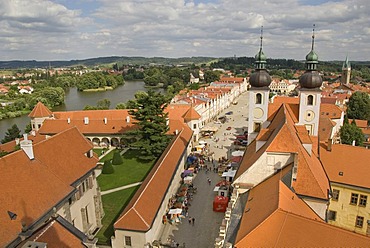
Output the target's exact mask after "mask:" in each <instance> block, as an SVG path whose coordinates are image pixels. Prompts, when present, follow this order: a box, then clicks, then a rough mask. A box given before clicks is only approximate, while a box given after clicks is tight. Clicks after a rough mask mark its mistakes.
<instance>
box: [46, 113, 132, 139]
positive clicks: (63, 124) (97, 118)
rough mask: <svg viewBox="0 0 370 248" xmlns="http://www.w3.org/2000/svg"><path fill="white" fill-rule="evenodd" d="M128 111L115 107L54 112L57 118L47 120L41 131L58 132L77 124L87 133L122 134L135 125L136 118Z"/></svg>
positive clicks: (82, 131) (47, 132)
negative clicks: (86, 121) (113, 108)
mask: <svg viewBox="0 0 370 248" xmlns="http://www.w3.org/2000/svg"><path fill="white" fill-rule="evenodd" d="M128 111H129V110H127V109H115V110H87V111H69V112H54V117H55V119H47V120H45V121H44V123H43V125H42V126H41V128H40V130H39V133H40V134H56V133H59V132H61V131H63V130H66V129H68V128H71V127H74V126H75V127H77V128H78V129H79V130H80V131H81V133H83V134H85V135H86V134H121V133H124V132H125V131H128V130H132V129H133V128H134V127H135V120H134V118H133V117H132V116H131V115H130V114H129V113H128ZM127 117H129V122H127V119H126V118H127ZM85 118H87V119H88V124H85Z"/></svg>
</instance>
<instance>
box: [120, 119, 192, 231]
mask: <svg viewBox="0 0 370 248" xmlns="http://www.w3.org/2000/svg"><path fill="white" fill-rule="evenodd" d="M178 123H179V125H182V126H183V128H182V130H180V131H179V134H178V136H177V137H175V138H174V140H173V141H172V143H171V145H170V146H169V147H168V148H167V149H166V151H165V152H164V153H163V155H162V156H161V157H160V158H159V159H158V162H157V163H156V165H155V166H154V168H153V169H152V170H151V172H150V174H149V175H148V176H147V177H146V179H145V180H144V182H143V183H142V184H141V186H140V188H139V190H138V191H137V192H136V193H135V195H134V197H133V199H132V200H131V201H130V203H129V205H128V206H127V207H126V208H125V210H124V211H123V213H122V215H121V217H120V218H119V219H118V220H117V221H116V222H115V223H114V228H115V229H124V230H135V231H143V232H145V231H148V230H149V229H150V228H151V226H152V224H153V221H154V220H155V217H156V215H157V212H158V209H159V208H160V206H161V204H162V200H163V196H164V195H165V194H166V191H167V189H168V187H169V186H170V183H171V181H172V176H173V174H174V173H175V171H176V170H177V165H178V162H179V160H180V158H181V156H182V154H183V152H184V150H185V149H186V148H187V145H188V142H189V141H190V140H191V136H192V131H191V129H190V128H189V127H188V126H186V125H185V124H182V123H180V122H178ZM149 202H150V204H148V203H149Z"/></svg>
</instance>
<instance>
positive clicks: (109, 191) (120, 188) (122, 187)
mask: <svg viewBox="0 0 370 248" xmlns="http://www.w3.org/2000/svg"><path fill="white" fill-rule="evenodd" d="M142 183H143V182H138V183H132V184H129V185H125V186H121V187H118V188H114V189H109V190H106V191H102V192H101V195H106V194H110V193H113V192H116V191H120V190H123V189H128V188H131V187H135V186H138V185H140V184H142Z"/></svg>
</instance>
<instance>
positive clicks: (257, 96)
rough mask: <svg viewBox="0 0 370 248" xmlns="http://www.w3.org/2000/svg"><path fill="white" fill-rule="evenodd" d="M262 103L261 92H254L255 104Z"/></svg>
mask: <svg viewBox="0 0 370 248" xmlns="http://www.w3.org/2000/svg"><path fill="white" fill-rule="evenodd" d="M261 103H262V95H261V93H257V94H256V104H261Z"/></svg>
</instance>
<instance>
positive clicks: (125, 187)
mask: <svg viewBox="0 0 370 248" xmlns="http://www.w3.org/2000/svg"><path fill="white" fill-rule="evenodd" d="M113 149H115V147H113V146H111V147H110V148H109V149H108V150H107V151H106V152H105V153H104V154H103V155H101V156H100V157H99V159H101V158H102V157H104V156H105V155H107V154H108V153H109V152H111V151H112V150H113ZM128 149H129V148H124V149H123V150H122V151H121V152H120V154H121V155H123V154H124V153H125V152H126V151H127V150H128ZM98 163H100V162H98ZM142 183H143V182H137V183H132V184H129V185H125V186H121V187H117V188H114V189H109V190H105V191H101V195H106V194H110V193H113V192H116V191H120V190H123V189H128V188H131V187H135V186H138V185H140V184H142Z"/></svg>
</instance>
